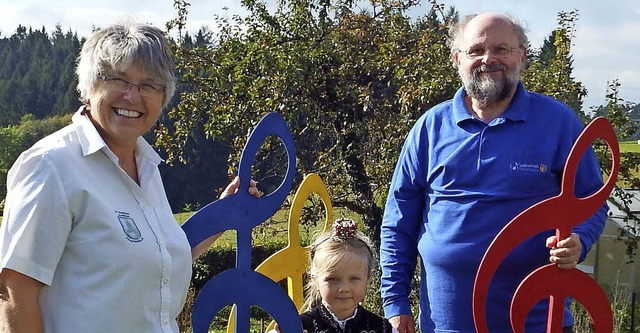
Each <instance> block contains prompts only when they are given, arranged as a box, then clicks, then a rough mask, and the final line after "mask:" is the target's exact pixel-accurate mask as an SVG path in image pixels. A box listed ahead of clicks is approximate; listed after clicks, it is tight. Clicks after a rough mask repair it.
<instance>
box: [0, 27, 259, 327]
mask: <svg viewBox="0 0 640 333" xmlns="http://www.w3.org/2000/svg"><path fill="white" fill-rule="evenodd" d="M173 71H174V68H173V62H172V58H171V54H170V52H169V49H168V47H167V42H166V40H165V38H164V33H163V32H162V31H161V30H159V29H157V28H155V27H152V26H149V25H145V24H138V23H135V22H125V23H122V24H117V25H112V26H109V27H107V28H105V29H101V30H98V31H95V32H94V33H93V34H92V35H91V36H90V37H89V38H88V39H87V41H86V42H85V43H84V45H83V47H82V50H81V52H80V56H79V58H78V66H77V71H76V73H77V75H78V91H79V93H80V98H81V100H82V102H83V105H82V107H81V108H80V110H78V111H77V112H76V113H75V114H74V116H73V123H72V124H70V125H69V126H67V127H65V128H64V129H62V130H60V131H58V132H56V133H54V134H51V135H49V136H48V137H46V138H44V139H42V140H41V141H39V142H38V143H36V144H35V145H34V146H33V147H31V148H30V149H28V150H27V151H25V152H24V153H22V154H21V155H20V157H19V158H18V159H17V161H16V162H15V164H14V166H13V167H12V168H11V170H10V172H9V174H8V180H7V189H8V194H7V199H6V206H5V209H4V217H3V222H2V226H1V228H0V251H1V252H0V257H1V262H0V269H1V272H0V326H1V327H0V329H1V330H2V331H3V332H20V333H25V332H65V333H67V332H82V333H86V332H178V326H177V323H176V320H175V318H176V317H177V316H178V314H179V312H180V311H181V309H182V306H183V303H184V300H185V297H186V294H187V290H188V286H189V280H190V277H191V262H192V257H196V256H197V255H198V253H191V250H190V246H189V243H188V242H187V238H186V237H185V234H184V232H183V231H182V230H181V228H180V226H179V225H178V224H177V223H176V221H175V220H174V218H173V214H172V211H171V209H170V207H169V203H168V201H167V198H166V194H165V192H164V188H163V185H162V180H161V178H160V174H159V172H158V167H157V166H158V164H159V163H160V162H161V159H160V157H159V156H158V155H157V153H156V152H155V151H154V150H153V149H152V148H151V147H150V145H149V144H148V143H147V142H146V141H145V140H144V139H143V138H142V135H143V134H144V133H145V132H147V131H148V130H149V129H151V128H152V126H154V124H155V123H156V121H157V120H158V117H159V116H160V114H161V112H162V110H163V108H164V107H165V106H166V105H167V103H168V102H169V101H170V99H171V96H172V95H173V93H174V91H175V80H174V76H173ZM252 183H253V182H252ZM237 184H238V182H237V181H235V182H233V183H232V184H230V186H229V187H228V188H227V190H226V192H227V193H233V192H234V191H235V190H236V188H237ZM234 187H235V188H234ZM249 190H250V192H251V193H256V195H259V191H257V189H255V184H254V186H252V187H251V188H250V189H249ZM211 241H212V240H211ZM209 244H210V243H209Z"/></svg>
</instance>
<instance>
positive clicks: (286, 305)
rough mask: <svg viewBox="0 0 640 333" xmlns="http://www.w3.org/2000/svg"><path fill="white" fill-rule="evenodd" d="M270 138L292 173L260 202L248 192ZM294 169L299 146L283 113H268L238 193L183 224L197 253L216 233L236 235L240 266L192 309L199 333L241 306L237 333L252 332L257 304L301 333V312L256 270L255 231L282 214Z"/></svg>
mask: <svg viewBox="0 0 640 333" xmlns="http://www.w3.org/2000/svg"><path fill="white" fill-rule="evenodd" d="M269 135H275V136H277V137H278V138H279V139H280V140H281V141H282V143H283V144H284V146H285V149H286V152H287V157H288V166H287V173H286V174H285V177H284V179H283V181H282V184H280V186H279V187H278V188H277V189H276V190H275V191H274V192H272V193H269V194H268V195H266V196H263V197H261V198H255V197H253V196H251V195H250V194H249V193H248V188H249V181H250V180H251V165H252V164H253V161H254V159H255V155H256V153H257V151H258V149H259V148H260V145H261V144H262V142H264V140H265V139H266V138H267V137H268V136H269ZM295 167H296V157H295V146H294V143H293V137H292V136H291V133H290V132H289V128H288V127H287V125H286V123H285V121H284V119H282V116H280V115H279V114H277V113H269V114H267V115H266V116H265V117H263V118H262V120H260V122H259V123H258V125H256V128H255V129H254V130H253V131H252V133H251V135H250V136H249V139H248V140H247V143H246V145H245V147H244V150H243V151H242V157H241V158H240V165H239V167H238V176H239V177H240V186H239V188H238V192H237V193H236V194H235V195H232V196H228V197H226V198H224V199H221V200H217V201H214V202H212V203H210V204H208V205H206V206H205V207H203V208H202V209H200V210H199V211H197V212H196V213H195V214H194V215H193V216H191V217H190V218H189V219H188V220H187V221H186V222H185V223H184V224H183V226H182V228H183V230H184V231H185V233H186V235H187V238H188V239H189V243H190V244H191V247H192V248H193V247H195V246H196V245H198V244H200V243H201V242H202V241H203V240H205V239H207V238H209V237H211V236H212V235H214V234H216V233H219V232H222V231H225V230H230V229H235V230H236V231H237V249H236V267H235V268H231V269H228V270H226V271H223V272H222V273H220V274H218V275H216V276H214V277H213V278H211V280H210V281H209V282H207V283H206V284H205V286H204V287H203V288H202V290H201V291H200V294H199V295H198V297H197V298H196V300H195V302H194V306H193V314H192V325H193V332H194V333H207V332H208V331H209V326H210V325H211V321H212V320H213V318H214V317H215V315H216V314H217V313H218V312H220V310H221V309H222V308H223V307H224V306H226V305H231V304H235V305H236V307H237V314H236V321H235V329H236V332H242V333H246V332H249V331H250V329H249V320H250V308H251V306H253V305H257V306H259V307H260V308H262V309H263V310H265V311H266V312H267V313H269V314H270V315H271V316H272V317H273V318H274V319H275V320H276V321H277V322H278V323H279V326H280V331H281V332H282V333H300V332H302V324H301V322H300V317H299V315H298V311H297V309H296V307H295V305H294V304H293V302H292V301H291V299H290V298H289V297H288V296H287V294H286V293H284V292H283V290H282V288H281V287H280V286H279V285H278V284H276V283H275V282H273V281H272V280H270V279H269V278H267V277H266V276H264V275H262V274H260V273H257V272H254V271H253V270H252V269H251V230H252V229H253V228H254V227H255V226H257V225H259V224H261V223H263V222H264V221H266V220H267V219H268V218H269V217H271V216H272V215H273V214H274V213H275V212H277V211H278V210H279V209H280V206H281V205H282V203H283V202H284V200H285V199H286V197H287V195H288V194H289V191H290V190H291V188H292V186H293V176H294V174H295Z"/></svg>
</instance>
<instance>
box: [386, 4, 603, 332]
mask: <svg viewBox="0 0 640 333" xmlns="http://www.w3.org/2000/svg"><path fill="white" fill-rule="evenodd" d="M527 46H528V40H527V36H526V34H525V30H524V28H523V27H522V26H521V24H519V23H518V22H517V21H516V20H514V19H512V18H510V17H507V16H505V15H501V14H496V13H483V14H479V15H473V16H470V17H467V18H466V19H465V20H464V21H463V22H461V24H460V25H459V26H458V27H457V28H456V29H455V30H454V34H453V38H452V48H451V51H452V52H451V54H452V60H453V64H454V66H456V67H457V69H458V73H459V75H460V78H461V79H462V82H463V84H464V86H463V87H461V88H460V89H459V90H458V91H457V92H456V94H455V96H454V97H453V98H452V99H451V100H449V101H446V102H444V103H441V104H439V105H437V106H435V107H433V108H432V109H431V110H429V111H427V112H425V113H424V115H423V116H422V117H420V118H419V119H418V120H417V122H416V124H415V125H414V127H413V129H412V130H411V132H410V133H409V135H408V136H407V139H406V141H405V143H404V146H403V148H402V152H401V153H400V156H399V158H398V162H397V165H396V169H395V172H394V175H393V180H392V182H391V185H390V188H389V193H388V198H387V202H386V207H385V213H384V218H383V222H382V234H381V241H382V242H381V252H380V261H381V268H382V284H381V293H382V297H383V306H384V310H385V316H386V317H387V318H389V320H390V322H391V323H392V325H393V326H394V327H395V328H396V329H398V331H399V332H401V333H405V332H406V333H415V331H416V327H415V326H416V325H415V321H414V317H413V315H412V312H411V307H410V302H409V294H410V293H411V279H412V277H413V274H414V270H415V267H416V264H417V258H418V257H420V259H421V270H420V272H421V279H420V304H419V310H420V314H419V316H418V319H419V325H420V330H421V332H422V333H428V332H459V333H475V328H474V324H473V315H472V292H473V283H474V279H475V276H476V272H477V270H478V267H479V264H480V261H481V259H482V256H483V255H484V253H485V251H486V250H487V248H488V246H489V244H490V243H491V241H492V240H493V239H494V238H495V236H496V235H497V234H498V232H499V231H500V230H502V228H503V227H504V226H505V225H506V224H507V223H508V222H509V221H510V220H511V219H512V218H514V217H515V216H516V215H518V214H519V213H520V212H522V211H523V210H525V209H526V208H528V207H530V206H531V205H533V204H535V203H537V202H539V201H541V200H544V199H547V198H550V197H553V196H556V195H558V194H559V193H560V180H561V178H562V171H563V167H564V163H565V160H566V158H567V156H568V155H569V152H570V150H571V148H572V146H573V143H574V142H575V140H576V139H577V137H578V135H579V134H580V133H581V131H582V129H583V127H582V124H581V123H580V121H579V120H578V118H577V117H576V115H575V114H574V112H573V111H572V110H571V109H570V108H569V107H567V106H566V105H565V104H563V103H561V102H559V101H557V100H555V99H553V98H551V97H548V96H544V95H541V94H537V93H533V92H530V91H527V90H526V89H525V87H524V85H523V84H522V83H521V82H520V73H521V72H522V70H523V69H524V67H525V62H526V58H527ZM601 186H602V176H601V173H600V169H599V167H598V161H597V160H596V157H595V154H594V153H593V150H592V149H589V150H588V151H587V153H586V154H585V155H584V156H583V158H582V161H581V163H580V165H579V168H578V171H577V175H576V181H575V194H576V196H578V197H584V196H588V195H590V194H592V193H594V192H595V191H597V190H598V189H599V188H600V187H601ZM606 215H607V206H606V205H603V207H602V208H601V209H600V210H599V211H598V212H597V213H596V214H594V215H593V216H592V217H590V218H589V219H587V220H586V221H584V222H582V223H581V224H580V225H578V226H577V227H575V228H574V229H573V233H572V234H571V236H570V237H568V238H566V239H557V238H556V236H555V234H553V231H549V232H546V233H542V234H539V235H537V236H535V237H532V238H530V239H528V240H526V241H525V242H523V243H522V244H521V245H519V246H518V247H516V248H515V249H514V250H513V251H512V252H511V253H510V254H509V255H508V256H507V257H506V259H505V260H504V261H503V262H502V264H501V266H500V267H499V268H498V270H497V272H496V274H495V275H494V277H493V280H492V283H491V285H490V287H489V293H488V299H487V304H486V309H487V311H486V313H488V314H489V318H487V325H488V328H489V331H490V332H492V333H503V332H504V333H507V332H509V333H510V332H512V330H511V326H510V321H509V306H510V302H511V297H512V295H513V293H514V291H515V290H516V288H517V287H518V285H519V283H520V281H522V280H523V279H524V278H525V277H526V275H528V274H529V273H530V272H531V271H533V270H534V269H536V268H538V267H540V266H543V265H545V264H548V263H549V262H551V263H554V264H556V265H558V267H560V268H563V269H571V268H574V267H575V266H576V265H577V263H578V262H580V261H582V260H584V258H585V256H586V254H587V252H588V251H589V249H590V248H591V246H592V244H594V243H595V242H596V240H597V238H598V237H599V236H600V234H601V233H602V230H603V228H604V221H605V217H606ZM566 283H571V281H567V282H566ZM569 302H570V301H569V300H567V302H566V306H565V315H564V323H563V327H564V332H572V325H573V317H572V316H571V312H570V309H569ZM547 314H548V302H547V301H541V302H539V303H538V304H536V305H535V306H534V307H533V309H532V310H531V312H530V313H529V316H528V317H527V321H526V332H533V333H542V332H545V331H546V325H547Z"/></svg>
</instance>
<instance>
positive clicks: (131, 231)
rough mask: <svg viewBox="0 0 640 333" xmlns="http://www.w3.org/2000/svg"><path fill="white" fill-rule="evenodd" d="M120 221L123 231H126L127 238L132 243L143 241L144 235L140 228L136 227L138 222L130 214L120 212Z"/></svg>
mask: <svg viewBox="0 0 640 333" xmlns="http://www.w3.org/2000/svg"><path fill="white" fill-rule="evenodd" d="M116 213H117V214H118V221H120V226H121V227H122V231H124V234H125V236H127V239H128V240H129V241H131V242H136V243H137V242H141V241H142V240H143V238H142V233H141V232H140V229H138V226H137V225H136V221H134V220H133V219H132V218H131V216H130V215H129V213H125V212H118V211H116Z"/></svg>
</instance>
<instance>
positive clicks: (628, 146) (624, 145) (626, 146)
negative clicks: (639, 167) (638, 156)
mask: <svg viewBox="0 0 640 333" xmlns="http://www.w3.org/2000/svg"><path fill="white" fill-rule="evenodd" d="M620 152H621V153H640V144H638V141H624V142H620Z"/></svg>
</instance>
